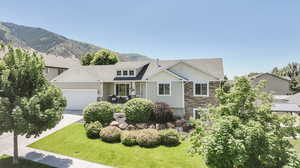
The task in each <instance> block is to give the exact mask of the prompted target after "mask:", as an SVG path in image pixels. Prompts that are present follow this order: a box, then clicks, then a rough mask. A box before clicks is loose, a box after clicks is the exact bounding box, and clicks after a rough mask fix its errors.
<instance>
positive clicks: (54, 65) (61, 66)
mask: <svg viewBox="0 0 300 168" xmlns="http://www.w3.org/2000/svg"><path fill="white" fill-rule="evenodd" d="M40 55H42V56H43V58H44V61H45V66H46V67H45V74H46V76H47V79H48V80H52V79H53V78H55V77H57V76H58V75H60V74H61V73H63V72H64V71H65V70H67V69H70V68H74V67H78V66H80V62H79V60H78V59H76V58H70V57H62V56H56V55H50V54H43V53H40Z"/></svg>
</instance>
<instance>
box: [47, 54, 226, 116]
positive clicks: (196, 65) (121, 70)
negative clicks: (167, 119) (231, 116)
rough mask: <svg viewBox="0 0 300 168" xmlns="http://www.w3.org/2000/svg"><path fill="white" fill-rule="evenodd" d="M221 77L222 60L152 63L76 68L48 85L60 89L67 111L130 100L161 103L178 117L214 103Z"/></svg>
mask: <svg viewBox="0 0 300 168" xmlns="http://www.w3.org/2000/svg"><path fill="white" fill-rule="evenodd" d="M223 78H224V72H223V61H222V59H219V58H216V59H187V60H156V61H155V60H153V61H139V62H119V63H117V64H115V65H98V66H80V67H75V68H71V69H69V70H67V71H65V72H63V73H62V74H61V75H59V76H58V77H56V78H54V79H53V80H52V81H51V82H52V83H53V84H55V85H56V86H58V87H59V88H61V89H62V91H63V94H64V96H65V97H66V98H67V101H68V106H67V109H69V110H81V109H83V108H84V107H85V106H86V105H87V104H89V103H91V102H95V101H100V100H105V101H111V102H113V103H124V102H126V101H127V100H129V99H131V98H134V97H141V98H146V99H150V100H152V101H153V102H165V103H167V104H169V105H170V107H171V108H172V109H173V111H174V114H175V115H177V116H179V117H186V118H188V117H190V116H196V108H198V107H203V108H206V107H207V106H208V104H213V105H214V104H216V97H215V89H216V88H218V87H219V86H220V82H221V81H222V80H223Z"/></svg>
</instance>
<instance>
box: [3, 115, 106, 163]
mask: <svg viewBox="0 0 300 168" xmlns="http://www.w3.org/2000/svg"><path fill="white" fill-rule="evenodd" d="M81 119H82V115H81V112H80V111H77V112H76V111H75V112H74V111H66V112H65V114H64V118H63V119H62V121H60V123H59V124H58V125H57V126H56V127H55V128H53V129H51V130H48V131H46V132H44V133H42V135H41V136H39V137H37V138H33V137H32V138H26V137H24V136H19V138H18V140H19V156H20V157H23V158H26V159H29V160H33V161H36V162H40V163H44V164H48V165H50V166H54V167H58V168H111V167H109V166H105V165H100V164H96V163H91V162H87V161H84V160H80V159H76V158H72V157H68V156H63V155H59V154H55V153H51V152H47V151H42V150H37V149H33V148H29V147H26V146H27V145H29V144H31V143H33V142H35V141H37V140H39V139H41V138H43V137H45V136H47V135H49V134H51V133H53V132H55V131H57V130H59V129H61V128H63V127H65V126H67V125H70V124H72V123H74V122H76V121H79V120H81ZM2 154H7V155H13V136H12V134H11V133H5V134H2V135H1V136H0V155H2Z"/></svg>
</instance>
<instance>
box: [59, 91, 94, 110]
mask: <svg viewBox="0 0 300 168" xmlns="http://www.w3.org/2000/svg"><path fill="white" fill-rule="evenodd" d="M62 92H63V95H64V96H65V97H66V99H67V107H66V109H67V110H82V109H84V107H86V106H87V105H88V104H90V103H93V102H96V101H97V90H96V89H62Z"/></svg>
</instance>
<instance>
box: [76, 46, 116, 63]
mask: <svg viewBox="0 0 300 168" xmlns="http://www.w3.org/2000/svg"><path fill="white" fill-rule="evenodd" d="M118 61H119V58H118V55H117V54H116V53H115V52H112V51H110V50H107V49H101V50H99V51H97V52H94V53H87V54H86V55H84V56H82V57H80V62H81V65H111V64H115V63H117V62H118Z"/></svg>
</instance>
